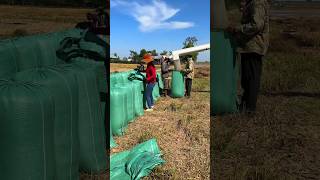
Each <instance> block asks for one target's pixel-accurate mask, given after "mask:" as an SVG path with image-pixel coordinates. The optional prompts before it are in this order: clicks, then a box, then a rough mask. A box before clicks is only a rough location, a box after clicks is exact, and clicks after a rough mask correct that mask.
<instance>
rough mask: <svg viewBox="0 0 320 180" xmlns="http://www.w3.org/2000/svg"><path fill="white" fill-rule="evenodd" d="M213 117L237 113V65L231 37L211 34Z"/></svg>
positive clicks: (215, 33) (215, 32)
mask: <svg viewBox="0 0 320 180" xmlns="http://www.w3.org/2000/svg"><path fill="white" fill-rule="evenodd" d="M211 40H212V43H213V45H212V48H211V78H210V86H211V88H210V89H211V97H210V101H211V102H210V103H211V106H210V109H211V110H210V111H211V112H210V113H211V115H217V114H223V113H232V112H237V69H238V68H237V63H236V56H235V52H234V48H233V43H232V40H231V38H230V36H229V35H228V34H227V33H225V32H224V31H214V32H211Z"/></svg>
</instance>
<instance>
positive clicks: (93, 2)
mask: <svg viewBox="0 0 320 180" xmlns="http://www.w3.org/2000/svg"><path fill="white" fill-rule="evenodd" d="M0 4H7V5H34V6H64V7H65V6H71V7H72V6H74V7H93V8H95V7H98V6H103V7H106V6H107V5H109V0H108V1H107V0H103V1H102V0H0Z"/></svg>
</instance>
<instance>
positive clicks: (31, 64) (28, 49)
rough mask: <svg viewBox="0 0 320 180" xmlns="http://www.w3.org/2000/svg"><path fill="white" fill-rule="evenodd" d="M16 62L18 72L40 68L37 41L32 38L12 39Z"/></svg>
mask: <svg viewBox="0 0 320 180" xmlns="http://www.w3.org/2000/svg"><path fill="white" fill-rule="evenodd" d="M12 42H13V44H14V46H15V53H16V62H17V65H18V71H23V70H27V69H33V68H37V67H40V65H41V62H40V61H41V59H39V54H40V50H39V46H38V41H37V39H36V38H35V37H34V36H26V37H22V38H17V39H14V40H13V41H12Z"/></svg>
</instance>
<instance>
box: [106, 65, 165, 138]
mask: <svg viewBox="0 0 320 180" xmlns="http://www.w3.org/2000/svg"><path fill="white" fill-rule="evenodd" d="M157 77H158V78H157V79H158V82H157V83H156V85H155V87H154V89H153V99H154V100H155V101H156V100H158V98H159V97H160V89H162V88H163V82H162V80H161V76H160V74H159V73H157ZM144 79H145V74H144V73H140V72H137V71H127V72H118V73H112V74H111V75H110V127H111V131H112V133H113V135H123V134H124V132H125V130H126V127H127V125H128V123H129V122H132V121H134V119H135V118H136V117H138V116H142V115H143V114H144V107H145V106H146V100H145V95H144V94H145V93H144V92H145V87H146V84H145V83H144ZM110 142H111V140H110ZM110 144H113V143H110Z"/></svg>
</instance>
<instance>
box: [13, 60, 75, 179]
mask: <svg viewBox="0 0 320 180" xmlns="http://www.w3.org/2000/svg"><path fill="white" fill-rule="evenodd" d="M14 79H15V80H17V81H21V82H35V83H37V84H40V85H42V86H44V87H46V89H47V90H48V94H50V95H51V96H52V98H53V99H54V102H55V119H54V151H55V164H56V168H55V170H56V173H55V179H59V180H74V179H79V173H78V170H79V139H78V118H79V102H78V101H79V99H78V98H79V95H78V88H79V87H78V83H77V79H76V77H75V75H74V73H73V72H72V71H71V66H70V65H58V66H51V67H48V68H37V69H31V70H26V71H22V72H19V73H17V74H16V75H15V77H14Z"/></svg>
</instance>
